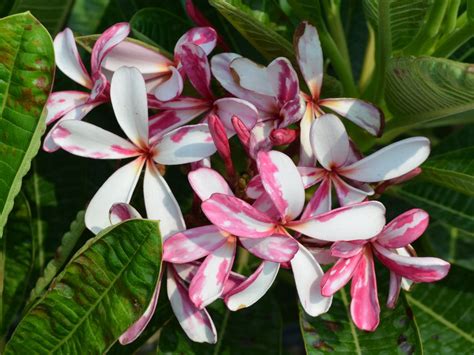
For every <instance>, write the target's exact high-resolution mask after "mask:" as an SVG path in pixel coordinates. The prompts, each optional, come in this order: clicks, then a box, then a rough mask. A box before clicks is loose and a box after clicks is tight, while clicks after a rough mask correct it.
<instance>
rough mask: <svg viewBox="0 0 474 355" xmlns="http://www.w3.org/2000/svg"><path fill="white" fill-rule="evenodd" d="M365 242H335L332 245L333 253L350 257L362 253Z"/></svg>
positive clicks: (337, 255)
mask: <svg viewBox="0 0 474 355" xmlns="http://www.w3.org/2000/svg"><path fill="white" fill-rule="evenodd" d="M364 245H365V242H360V241H356V242H344V241H343V242H335V243H333V245H331V254H332V255H333V256H335V257H338V258H350V257H352V256H354V255H357V254H360V253H361V252H362V249H363V248H364Z"/></svg>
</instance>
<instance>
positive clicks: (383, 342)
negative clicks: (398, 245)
mask: <svg viewBox="0 0 474 355" xmlns="http://www.w3.org/2000/svg"><path fill="white" fill-rule="evenodd" d="M349 302H350V300H349V299H348V295H347V291H345V290H344V289H342V290H341V291H340V292H339V293H338V294H336V296H335V297H334V300H333V303H332V306H331V309H330V310H329V312H328V313H325V314H323V315H321V316H319V317H316V318H314V317H310V316H308V315H307V314H306V313H305V312H304V311H303V309H302V308H301V307H300V326H301V331H302V334H303V340H304V344H305V348H306V353H307V354H323V353H324V354H325V353H327V352H335V353H336V354H342V353H347V354H387V353H388V354H397V353H399V354H422V353H423V350H422V347H421V344H420V339H419V336H418V331H417V325H416V323H415V321H414V319H413V316H412V312H411V309H410V307H409V306H408V305H407V303H406V302H405V300H404V298H403V297H400V299H399V302H398V305H397V307H396V308H395V309H394V310H391V309H388V308H387V307H386V306H385V300H383V299H382V298H380V306H381V313H380V325H379V326H378V328H377V330H376V331H375V332H373V333H371V332H364V331H361V330H358V329H357V328H356V326H355V325H354V324H353V323H352V320H351V317H350V313H349Z"/></svg>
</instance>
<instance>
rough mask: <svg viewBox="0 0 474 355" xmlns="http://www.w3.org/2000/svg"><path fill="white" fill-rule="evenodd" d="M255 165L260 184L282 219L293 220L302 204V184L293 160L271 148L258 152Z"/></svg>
mask: <svg viewBox="0 0 474 355" xmlns="http://www.w3.org/2000/svg"><path fill="white" fill-rule="evenodd" d="M257 166H258V171H259V173H260V177H261V179H262V184H263V187H264V188H265V190H266V191H267V193H268V195H269V196H270V198H271V199H272V201H273V203H274V204H275V207H276V208H277V209H278V211H279V212H280V215H281V217H282V218H283V219H284V220H293V219H295V218H296V217H298V215H299V214H300V213H301V211H302V209H303V205H304V186H303V181H302V180H301V176H300V174H299V172H298V169H297V168H296V166H295V164H294V163H293V161H292V160H291V159H290V157H288V156H287V155H285V154H283V153H281V152H279V151H276V150H273V151H270V152H260V153H258V156H257Z"/></svg>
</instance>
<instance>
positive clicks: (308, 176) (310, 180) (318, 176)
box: [297, 166, 326, 189]
mask: <svg viewBox="0 0 474 355" xmlns="http://www.w3.org/2000/svg"><path fill="white" fill-rule="evenodd" d="M297 168H298V171H299V172H300V175H301V179H302V180H303V185H304V188H305V189H307V188H309V187H311V186H313V185H316V184H317V183H318V182H320V181H321V180H322V179H323V178H324V176H325V175H326V170H325V169H321V168H313V167H305V166H298V167H297Z"/></svg>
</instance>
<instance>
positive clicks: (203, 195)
mask: <svg viewBox="0 0 474 355" xmlns="http://www.w3.org/2000/svg"><path fill="white" fill-rule="evenodd" d="M188 180H189V183H190V185H191V187H192V188H193V190H194V192H195V193H196V194H197V195H198V196H199V198H200V199H201V200H202V201H205V200H207V199H208V198H209V197H211V195H212V194H214V193H221V194H224V195H230V196H233V195H234V193H233V192H232V190H231V188H230V187H229V184H227V181H225V179H224V178H223V177H222V176H221V175H220V174H219V173H218V172H217V171H215V170H212V169H209V168H199V169H196V170H193V171H191V172H190V173H189V174H188Z"/></svg>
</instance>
